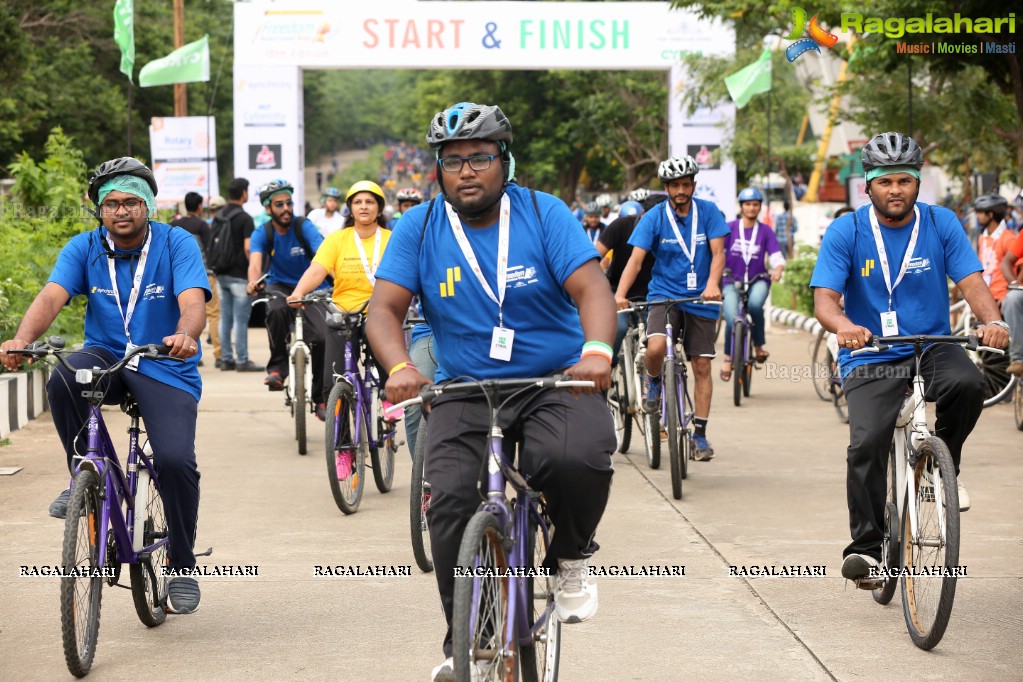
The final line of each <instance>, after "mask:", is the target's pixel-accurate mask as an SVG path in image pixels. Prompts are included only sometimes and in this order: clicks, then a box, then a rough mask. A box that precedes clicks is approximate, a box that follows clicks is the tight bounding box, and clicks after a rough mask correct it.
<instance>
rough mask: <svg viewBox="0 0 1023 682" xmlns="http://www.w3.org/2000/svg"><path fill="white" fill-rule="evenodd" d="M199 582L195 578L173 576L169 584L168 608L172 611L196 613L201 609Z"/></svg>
mask: <svg viewBox="0 0 1023 682" xmlns="http://www.w3.org/2000/svg"><path fill="white" fill-rule="evenodd" d="M201 598H202V594H201V593H200V592H199V582H198V581H197V580H196V579H195V578H187V577H183V576H179V577H177V578H171V581H170V584H169V585H168V586H167V610H168V611H169V612H170V613H179V614H185V613H195V612H196V611H198V610H199V600H200V599H201Z"/></svg>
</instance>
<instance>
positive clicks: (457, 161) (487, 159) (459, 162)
mask: <svg viewBox="0 0 1023 682" xmlns="http://www.w3.org/2000/svg"><path fill="white" fill-rule="evenodd" d="M495 158H497V155H496V154H473V155H472V156H445V157H443V158H440V159H437V164H438V165H439V166H440V167H441V169H442V170H443V171H444V172H445V173H458V172H460V171H461V170H462V166H464V165H465V163H466V162H467V161H468V162H469V168H471V169H473V170H474V171H485V170H487V169H488V168H490V164H491V163H493V162H494V159H495Z"/></svg>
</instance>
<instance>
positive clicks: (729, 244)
mask: <svg viewBox="0 0 1023 682" xmlns="http://www.w3.org/2000/svg"><path fill="white" fill-rule="evenodd" d="M739 223H740V221H738V220H733V221H732V222H730V223H728V228H729V229H730V230H731V233H730V234H729V235H728V236H727V237H725V272H728V271H731V273H732V274H731V276H730V277H729V276H728V275H727V274H726V275H725V276H724V278H723V282H724V284H725V285H726V286H727V285H729V284H732V282H735V281H738V282H741V281H742V276H743V273H746V274H747V275H748V277H749V279H753V278H754V277H756V276H757V275H760V274H763V273H765V272H767V262H768V261H767V259H768V256H769V255H771V254H774V253H781V247H780V246H778V238H777V237H775V236H774V230H772V229H771V227H770V225H765V224H764V223H758V224H757V228H756V230H757V238H756V241H754V242H753V243H752V244H750V240H751V239H752V238H753V228H752V227H748V228H746V229H745V230H744V231H743V235H742V238H743V240H745V242H746V250H747V253H750V260H749V270H748V272H747V266H746V261H745V260H743V257H742V242H740V241H739Z"/></svg>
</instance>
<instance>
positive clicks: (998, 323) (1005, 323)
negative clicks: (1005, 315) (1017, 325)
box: [985, 320, 1009, 331]
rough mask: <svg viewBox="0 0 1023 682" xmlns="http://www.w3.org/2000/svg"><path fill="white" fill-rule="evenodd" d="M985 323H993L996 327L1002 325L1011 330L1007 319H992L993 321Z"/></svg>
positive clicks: (1003, 327)
mask: <svg viewBox="0 0 1023 682" xmlns="http://www.w3.org/2000/svg"><path fill="white" fill-rule="evenodd" d="M985 324H993V325H994V326H996V327H1001V328H1002V329H1004V330H1005V331H1009V323H1008V322H1006V321H1005V320H992V321H991V322H987V323H985Z"/></svg>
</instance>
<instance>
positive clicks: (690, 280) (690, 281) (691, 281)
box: [686, 272, 696, 289]
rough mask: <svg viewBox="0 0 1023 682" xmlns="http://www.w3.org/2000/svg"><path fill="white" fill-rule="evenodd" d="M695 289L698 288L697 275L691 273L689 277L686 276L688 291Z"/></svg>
mask: <svg viewBox="0 0 1023 682" xmlns="http://www.w3.org/2000/svg"><path fill="white" fill-rule="evenodd" d="M695 288H696V273H695V272H690V273H689V274H688V275H686V289H695Z"/></svg>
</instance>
